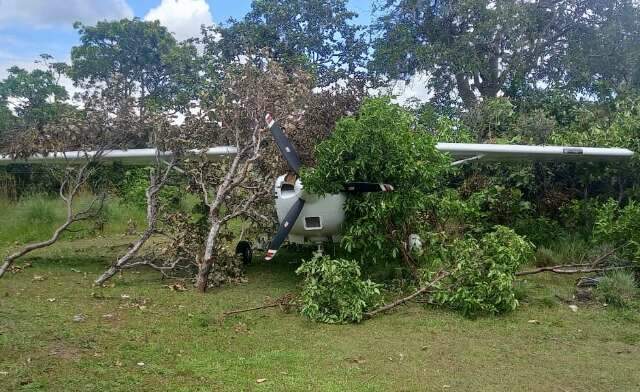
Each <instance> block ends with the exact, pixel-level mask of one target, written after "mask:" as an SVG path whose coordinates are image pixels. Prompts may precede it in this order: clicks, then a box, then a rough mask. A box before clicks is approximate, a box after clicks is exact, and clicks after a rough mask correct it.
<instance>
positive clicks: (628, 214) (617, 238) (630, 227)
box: [593, 199, 640, 265]
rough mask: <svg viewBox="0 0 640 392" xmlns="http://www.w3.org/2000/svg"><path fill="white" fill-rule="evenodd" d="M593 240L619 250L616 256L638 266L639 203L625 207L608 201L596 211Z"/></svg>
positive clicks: (639, 242) (633, 202) (639, 239)
mask: <svg viewBox="0 0 640 392" xmlns="http://www.w3.org/2000/svg"><path fill="white" fill-rule="evenodd" d="M593 238H594V240H595V241H597V242H601V243H602V242H604V243H606V242H608V243H611V244H613V245H614V246H616V247H618V248H619V251H618V254H620V255H621V256H623V257H626V258H629V259H631V260H633V261H635V262H636V263H638V264H639V265H640V203H638V202H636V201H631V202H629V204H627V205H626V206H625V207H620V205H619V204H618V203H617V202H616V201H614V200H613V199H610V200H609V201H607V202H606V203H604V204H603V205H602V206H601V207H600V208H599V209H598V210H597V211H596V222H595V228H594V231H593Z"/></svg>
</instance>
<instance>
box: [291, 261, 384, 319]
mask: <svg viewBox="0 0 640 392" xmlns="http://www.w3.org/2000/svg"><path fill="white" fill-rule="evenodd" d="M296 273H297V274H299V275H304V283H303V285H304V288H303V290H302V310H301V313H302V314H303V315H304V316H306V317H308V318H310V319H311V320H314V321H320V322H323V323H331V324H343V323H350V322H351V323H357V322H360V321H361V320H362V317H363V315H364V312H365V311H366V310H367V309H368V308H370V307H373V306H375V305H377V304H378V303H379V302H380V298H381V295H380V285H378V284H376V283H374V282H372V281H371V280H363V279H362V278H361V274H360V267H359V266H358V263H357V262H356V261H354V260H344V259H337V260H332V259H331V258H329V256H320V257H314V258H313V259H311V260H307V261H303V263H302V265H301V266H300V267H299V268H298V270H297V271H296Z"/></svg>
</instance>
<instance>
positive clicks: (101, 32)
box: [69, 19, 200, 144]
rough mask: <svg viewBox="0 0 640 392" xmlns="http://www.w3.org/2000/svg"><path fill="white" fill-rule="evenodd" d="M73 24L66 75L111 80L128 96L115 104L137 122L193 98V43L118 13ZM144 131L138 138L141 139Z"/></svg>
mask: <svg viewBox="0 0 640 392" xmlns="http://www.w3.org/2000/svg"><path fill="white" fill-rule="evenodd" d="M75 28H76V29H77V30H78V33H79V34H80V42H81V44H80V45H79V46H75V47H73V48H72V50H71V68H70V71H69V74H70V76H71V78H72V79H73V81H74V82H75V83H76V84H78V85H81V86H83V87H86V86H87V85H97V84H99V83H107V82H108V83H109V84H112V85H114V83H113V81H115V80H117V81H118V83H117V86H118V93H119V94H122V95H123V96H125V97H128V98H131V100H130V101H128V102H129V105H132V107H127V108H121V110H125V111H132V112H135V113H137V115H138V117H139V120H138V124H139V127H140V128H145V121H146V119H147V113H148V112H156V111H168V112H173V113H174V112H176V111H186V110H187V108H188V106H189V103H190V101H191V100H192V99H195V98H197V94H198V92H197V91H198V78H199V75H200V73H199V68H198V59H197V57H198V55H197V50H196V48H195V46H194V45H193V44H192V43H191V42H184V43H178V42H177V41H176V39H175V38H174V37H173V36H172V35H171V33H170V32H169V31H168V30H167V29H166V28H165V27H163V26H161V25H160V23H159V22H158V21H155V22H144V21H141V20H139V19H133V20H129V19H122V20H120V21H111V22H98V23H97V24H96V25H95V26H85V25H82V24H80V23H76V24H75ZM148 132H149V130H148V129H145V131H144V136H143V140H141V141H138V144H144V142H146V141H147V140H145V139H148V135H147V133H148Z"/></svg>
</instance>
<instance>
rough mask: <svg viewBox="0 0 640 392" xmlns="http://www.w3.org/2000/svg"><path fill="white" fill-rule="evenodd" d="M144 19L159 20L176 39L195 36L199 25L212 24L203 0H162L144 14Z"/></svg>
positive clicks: (197, 33) (198, 31)
mask: <svg viewBox="0 0 640 392" xmlns="http://www.w3.org/2000/svg"><path fill="white" fill-rule="evenodd" d="M144 20H149V21H151V20H158V21H160V23H161V24H162V25H163V26H165V27H166V28H167V29H169V31H170V32H172V33H173V34H174V35H175V37H176V38H177V39H178V40H184V39H187V38H192V37H197V36H199V35H200V26H201V25H205V26H210V25H212V24H213V18H212V17H211V12H210V10H209V4H207V2H206V1H205V0H162V2H161V3H160V5H159V6H157V7H155V8H152V9H151V10H150V11H149V12H148V13H147V14H146V15H145V16H144Z"/></svg>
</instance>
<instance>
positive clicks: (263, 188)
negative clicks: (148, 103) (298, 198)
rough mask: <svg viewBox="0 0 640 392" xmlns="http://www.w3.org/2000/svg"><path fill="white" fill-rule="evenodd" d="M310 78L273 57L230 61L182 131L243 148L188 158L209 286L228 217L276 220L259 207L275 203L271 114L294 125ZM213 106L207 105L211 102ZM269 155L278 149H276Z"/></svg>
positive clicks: (224, 250) (197, 143)
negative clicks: (216, 157) (268, 146)
mask: <svg viewBox="0 0 640 392" xmlns="http://www.w3.org/2000/svg"><path fill="white" fill-rule="evenodd" d="M311 87H312V84H311V77H310V76H309V75H307V74H305V73H304V72H294V73H292V74H289V73H285V72H284V70H283V69H282V67H280V66H279V65H278V64H276V63H275V62H273V61H267V62H266V63H265V64H263V65H262V66H256V65H254V64H252V63H245V64H239V63H231V64H229V65H227V67H226V69H225V72H224V79H223V80H222V88H221V90H220V91H221V93H220V94H219V95H217V96H216V98H215V100H214V99H204V100H202V103H201V105H200V110H198V111H197V112H196V113H190V114H189V115H187V118H186V119H185V124H184V125H183V126H182V128H181V130H182V133H183V135H184V136H182V137H179V138H178V139H180V140H185V141H187V142H188V143H189V147H191V148H199V149H201V148H208V147H210V146H215V145H231V146H234V147H235V148H236V150H237V153H236V154H235V155H233V156H232V157H230V158H228V159H224V160H222V161H211V160H208V159H204V160H203V159H195V158H194V157H192V158H191V159H189V162H190V163H188V164H186V165H184V167H185V169H186V170H187V174H188V175H189V176H190V177H191V178H192V180H193V183H194V189H195V190H196V191H197V192H198V193H199V194H200V197H201V198H202V200H203V203H204V206H205V210H206V230H205V233H204V238H203V243H202V247H201V248H200V250H199V254H198V255H197V264H198V273H197V277H196V287H197V289H198V290H199V291H201V292H204V291H206V289H207V287H208V285H209V276H210V274H211V272H212V270H213V269H215V267H216V266H217V265H219V264H220V263H222V261H223V259H224V257H225V256H226V254H228V253H229V246H228V243H227V241H228V239H225V238H226V237H227V235H228V231H229V223H230V222H232V221H233V220H234V219H237V218H246V219H255V220H265V221H266V222H267V223H268V224H272V221H271V220H270V219H268V218H267V217H265V216H264V215H262V214H261V213H260V205H265V204H266V203H269V200H270V199H271V193H272V180H273V177H274V175H273V169H274V168H275V166H276V161H275V160H273V159H268V158H267V156H266V155H264V154H266V152H265V150H264V147H265V146H264V140H265V137H266V134H267V130H266V122H265V114H266V113H271V114H272V115H273V116H274V118H279V119H282V121H283V125H285V126H287V125H289V126H292V125H295V124H296V120H297V119H299V118H301V117H302V116H303V113H304V108H305V104H306V102H307V100H308V97H309V95H310V94H311ZM209 104H210V105H211V106H208V105H209ZM270 156H271V157H273V156H275V154H272V155H270Z"/></svg>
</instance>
